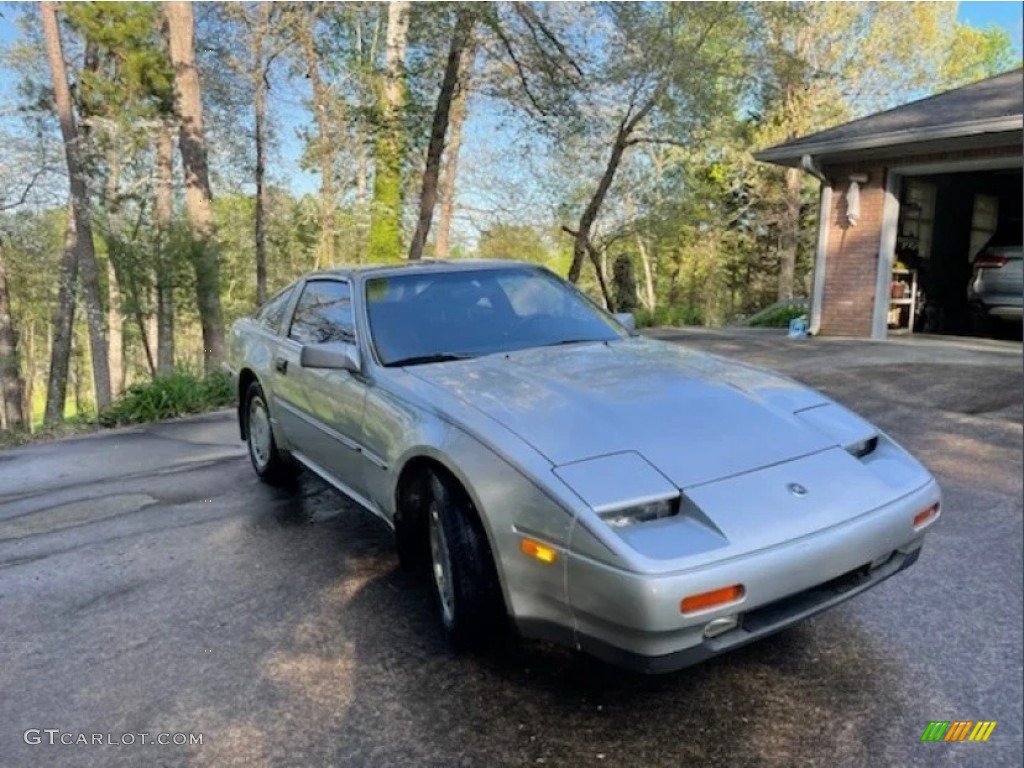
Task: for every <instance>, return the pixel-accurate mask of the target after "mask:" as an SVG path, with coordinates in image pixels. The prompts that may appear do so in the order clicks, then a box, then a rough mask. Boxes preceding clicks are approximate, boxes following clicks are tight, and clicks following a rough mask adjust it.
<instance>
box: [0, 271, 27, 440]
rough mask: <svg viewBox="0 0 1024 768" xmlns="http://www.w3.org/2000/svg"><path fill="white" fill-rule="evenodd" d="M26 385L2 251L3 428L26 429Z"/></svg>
mask: <svg viewBox="0 0 1024 768" xmlns="http://www.w3.org/2000/svg"><path fill="white" fill-rule="evenodd" d="M24 398H25V385H24V380H23V379H22V377H21V371H20V370H19V368H18V329H17V328H16V327H15V325H14V317H13V316H12V315H11V297H10V294H9V293H8V290H7V271H6V269H5V267H4V258H3V254H2V253H0V401H2V403H0V405H2V406H3V408H2V411H0V416H2V417H3V427H4V429H8V430H11V431H21V430H23V429H25V420H24V418H23V410H22V407H23V402H24Z"/></svg>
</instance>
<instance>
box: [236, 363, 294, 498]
mask: <svg viewBox="0 0 1024 768" xmlns="http://www.w3.org/2000/svg"><path fill="white" fill-rule="evenodd" d="M243 413H244V418H245V442H246V446H247V447H248V449H249V461H251V462H252V468H253V469H254V470H255V471H256V474H257V475H258V476H259V478H260V480H262V481H263V482H265V483H267V484H269V485H285V484H287V483H288V482H290V481H291V480H292V479H293V478H294V477H295V475H296V468H295V466H294V465H293V464H292V463H291V462H290V461H288V459H286V458H285V457H284V456H283V455H282V454H281V451H280V450H279V449H278V447H277V442H276V441H275V440H274V431H273V429H271V426H270V409H269V408H268V406H267V398H266V396H265V395H264V394H263V388H262V387H261V386H260V385H259V382H257V381H254V382H252V383H251V384H250V385H249V388H248V389H247V390H246V392H245V409H244V411H243Z"/></svg>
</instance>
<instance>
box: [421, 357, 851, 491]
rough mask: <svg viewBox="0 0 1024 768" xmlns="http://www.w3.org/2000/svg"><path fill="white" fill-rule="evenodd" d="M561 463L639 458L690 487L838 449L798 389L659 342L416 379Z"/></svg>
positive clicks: (456, 367)
mask: <svg viewBox="0 0 1024 768" xmlns="http://www.w3.org/2000/svg"><path fill="white" fill-rule="evenodd" d="M407 371H408V372H409V373H411V374H412V375H414V376H416V377H417V378H419V379H420V380H422V381H424V382H427V383H429V384H431V385H433V386H436V387H439V388H441V389H443V390H445V391H446V392H448V393H449V394H451V395H453V396H455V397H457V398H459V399H460V400H462V401H463V402H465V403H466V404H468V405H470V406H472V407H474V408H476V409H478V410H479V411H481V412H483V413H485V414H486V415H488V416H490V417H491V418H493V419H495V420H496V421H498V422H499V423H500V424H502V425H503V426H504V427H505V428H507V429H509V430H511V431H512V432H514V433H515V434H516V435H517V436H518V437H519V438H520V439H522V440H524V441H526V442H527V443H529V444H530V445H532V446H533V448H534V449H536V450H537V451H538V452H540V453H541V454H542V455H544V456H545V457H546V458H547V459H548V460H549V461H550V462H551V463H552V464H554V465H556V466H561V465H565V464H569V463H572V462H575V461H581V460H583V459H588V458H592V457H595V456H603V455H607V454H612V453H619V452H625V451H635V452H637V453H639V454H641V455H642V456H643V457H645V458H646V459H647V461H648V462H650V463H651V464H652V465H654V467H656V468H657V469H658V470H659V471H660V472H661V473H662V474H663V475H665V477H666V478H667V479H668V480H669V481H670V482H672V483H673V484H674V485H676V486H677V487H679V488H686V487H688V486H693V485H697V484H700V483H705V482H710V481H712V480H716V479H719V478H722V477H728V476H731V475H735V474H740V473H743V472H748V471H751V470H754V469H758V468H760V467H765V466H768V465H771V464H776V463H779V462H783V461H788V460H790V459H793V458H796V457H799V456H805V455H808V454H811V453H815V452H817V451H821V450H824V449H826V448H828V447H832V446H835V445H836V443H837V441H836V439H835V438H833V437H830V436H828V435H826V434H825V433H824V432H822V431H820V430H818V429H815V428H814V427H813V426H811V425H810V424H809V423H807V422H806V421H804V420H803V419H802V418H800V417H799V416H796V415H795V412H796V411H798V410H801V409H804V408H809V407H812V406H816V405H821V404H823V403H827V402H829V401H828V400H827V399H826V398H824V397H823V396H822V395H820V394H819V393H817V392H814V391H813V390H811V389H808V388H806V387H804V386H802V385H800V384H798V383H796V382H794V381H792V380H790V379H786V378H784V377H782V376H779V375H776V374H772V373H770V372H768V371H764V370H761V369H758V368H754V367H752V366H748V365H744V364H740V363H734V362H730V361H727V360H723V359H721V358H718V357H715V356H712V355H707V354H704V353H700V352H695V351H693V350H689V349H686V348H685V347H682V346H680V345H676V344H666V343H664V342H658V341H653V340H648V339H640V338H632V339H627V340H622V341H614V342H609V343H601V342H597V343H586V344H576V345H565V346H559V347H544V348H539V349H531V350H525V351H520V352H513V353H509V354H497V355H489V356H486V357H481V358H476V359H472V360H465V361H459V362H451V363H439V364H432V365H421V366H415V367H410V368H408V369H407Z"/></svg>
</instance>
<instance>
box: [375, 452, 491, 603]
mask: <svg viewBox="0 0 1024 768" xmlns="http://www.w3.org/2000/svg"><path fill="white" fill-rule="evenodd" d="M399 466H400V468H399V469H398V471H397V480H396V482H395V491H394V497H393V500H392V503H393V504H394V515H393V518H392V519H393V523H394V527H395V540H396V544H397V546H398V548H399V554H400V556H402V557H403V559H404V557H407V556H409V557H411V559H412V560H415V558H416V549H417V547H420V546H423V545H425V544H426V543H427V536H426V520H427V518H426V504H425V503H424V502H425V499H426V488H425V483H426V482H427V480H428V479H429V477H430V474H431V473H436V474H438V475H440V476H441V477H442V478H443V479H444V480H446V481H447V482H449V483H453V484H454V487H453V490H455V491H456V492H457V493H462V494H464V495H465V497H466V500H467V501H468V502H469V504H470V507H471V512H472V515H473V517H474V519H475V520H476V523H477V524H478V525H479V526H480V530H481V531H483V534H484V540H485V541H486V543H487V550H488V554H489V555H490V557H491V562H492V563H493V564H494V569H495V572H496V573H497V576H498V582H499V585H500V587H501V592H502V597H503V599H504V600H505V605H506V608H507V607H508V604H509V603H508V592H507V590H506V584H505V574H504V570H503V568H502V564H501V558H500V557H498V555H497V552H496V549H495V537H494V534H493V532H492V531H491V527H490V525H489V524H488V521H487V519H486V515H485V514H484V513H483V512H482V511H481V510H482V509H483V505H482V503H481V501H480V497H479V495H478V494H477V492H476V490H475V489H474V487H473V484H472V483H471V482H470V481H469V479H468V478H467V477H466V475H465V474H464V473H463V472H462V471H461V470H460V469H459V468H458V464H457V463H456V462H454V461H452V460H451V459H450V457H448V456H446V455H444V454H443V453H441V452H440V451H438V450H436V449H434V448H432V447H428V446H422V447H419V448H416V449H413V450H410V451H409V452H407V454H406V456H405V457H403V459H402V461H401V462H400V463H399Z"/></svg>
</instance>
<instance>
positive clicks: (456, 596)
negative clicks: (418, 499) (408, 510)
mask: <svg viewBox="0 0 1024 768" xmlns="http://www.w3.org/2000/svg"><path fill="white" fill-rule="evenodd" d="M427 533H428V538H429V543H430V548H429V552H430V573H431V584H432V586H433V593H434V598H435V602H436V604H437V609H438V613H439V614H440V617H441V626H442V628H443V630H444V634H445V637H446V639H447V640H448V642H449V644H450V645H451V646H452V647H453V648H454V649H455V650H457V651H467V650H479V649H481V648H483V647H484V646H485V645H487V643H488V642H489V641H490V640H491V639H493V638H494V636H495V635H496V634H497V632H498V630H499V629H500V628H501V627H502V626H503V624H504V622H505V618H506V611H505V603H504V600H503V598H502V595H501V587H500V585H499V583H498V574H497V571H496V569H495V565H494V558H493V556H492V555H491V548H490V546H489V545H488V543H487V537H486V534H485V533H484V531H483V527H482V525H481V523H480V520H479V518H477V516H476V514H475V512H474V510H473V506H472V503H471V502H470V500H469V498H468V497H467V496H466V493H465V492H464V491H463V490H462V489H461V488H459V487H458V486H457V484H455V483H454V482H452V481H450V480H446V479H442V478H440V477H438V476H436V475H434V476H432V477H431V480H430V494H429V500H428V504H427Z"/></svg>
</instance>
